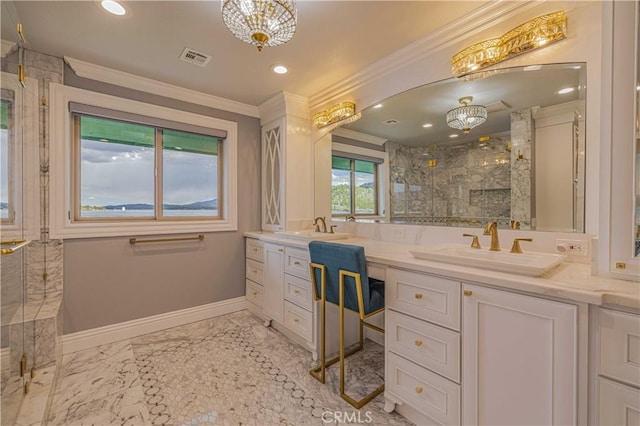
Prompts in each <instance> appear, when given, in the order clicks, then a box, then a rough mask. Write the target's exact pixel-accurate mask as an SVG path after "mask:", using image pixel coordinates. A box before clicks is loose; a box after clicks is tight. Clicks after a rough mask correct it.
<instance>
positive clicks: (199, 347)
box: [49, 311, 410, 425]
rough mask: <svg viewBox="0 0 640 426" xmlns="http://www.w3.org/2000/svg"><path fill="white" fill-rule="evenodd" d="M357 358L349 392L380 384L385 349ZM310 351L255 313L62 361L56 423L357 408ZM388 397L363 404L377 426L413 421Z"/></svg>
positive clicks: (295, 415)
mask: <svg viewBox="0 0 640 426" xmlns="http://www.w3.org/2000/svg"><path fill="white" fill-rule="evenodd" d="M358 355H359V356H358V358H351V359H348V363H347V368H348V370H349V371H348V378H349V380H348V382H347V392H348V393H350V394H352V395H354V396H355V397H357V398H359V397H362V396H363V395H364V394H365V393H366V392H368V391H369V390H372V389H373V388H375V387H377V386H379V385H380V384H381V383H382V381H383V377H382V371H383V370H384V352H383V350H382V348H381V347H380V346H379V345H376V344H374V343H372V342H369V341H367V344H366V346H365V350H364V351H362V352H361V353H360V354H358ZM313 366H315V363H314V362H313V361H312V360H311V355H310V353H309V352H308V351H306V350H305V349H304V348H302V347H300V346H298V345H296V344H294V343H292V342H291V341H289V340H288V339H286V338H285V337H284V336H282V335H281V334H280V333H278V332H277V331H275V330H273V329H271V328H265V327H264V326H263V325H262V323H261V321H260V320H259V319H258V318H257V317H254V316H253V315H252V314H250V313H248V312H247V311H240V312H236V313H233V314H229V315H225V316H221V317H217V318H213V319H210V320H205V321H200V322H197V323H193V324H188V325H186V326H183V327H177V328H174V329H169V330H165V331H162V332H158V333H153V334H149V335H145V336H141V337H138V338H134V339H131V340H130V341H129V340H128V341H123V342H118V343H114V344H111V345H105V346H101V347H99V348H95V349H90V350H86V351H81V352H76V353H74V354H69V355H65V356H64V357H63V362H62V369H61V372H60V379H59V380H58V385H57V389H56V393H55V396H54V401H53V405H52V409H51V412H50V414H49V424H51V425H65V424H74V425H75V424H77V425H84V424H92V423H93V424H105V425H106V424H131V425H134V424H136V425H137V424H152V425H159V424H171V425H205V424H223V425H227V424H249V425H267V424H268V425H275V424H284V425H313V424H317V425H322V424H326V422H325V421H323V420H322V418H323V416H325V419H326V418H329V417H330V416H331V413H334V412H347V413H354V412H355V411H356V410H355V409H354V408H353V407H351V406H350V405H349V404H348V403H346V402H345V401H344V400H342V399H341V398H340V396H339V393H338V372H337V366H334V367H332V368H330V369H329V370H328V372H327V383H326V384H325V385H322V384H321V383H319V382H318V381H316V380H315V379H314V378H313V377H311V376H310V375H309V372H308V371H309V369H310V368H312V367H313ZM383 405H384V400H383V398H382V397H381V396H380V397H378V398H376V399H375V400H374V401H372V402H371V403H369V404H368V405H367V406H365V407H364V408H362V409H361V410H360V411H361V412H362V415H361V418H363V419H364V418H366V417H365V413H368V415H369V416H370V417H371V418H372V422H371V424H376V425H408V424H410V423H409V422H407V421H406V420H405V419H404V418H403V417H402V416H400V415H398V414H396V413H392V414H386V413H385V412H384V411H383V409H382V407H383Z"/></svg>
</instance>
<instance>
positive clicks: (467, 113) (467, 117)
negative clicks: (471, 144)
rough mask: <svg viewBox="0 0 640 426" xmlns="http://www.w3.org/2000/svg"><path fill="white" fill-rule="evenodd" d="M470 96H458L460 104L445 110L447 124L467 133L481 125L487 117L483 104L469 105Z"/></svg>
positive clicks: (471, 98)
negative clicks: (447, 110)
mask: <svg viewBox="0 0 640 426" xmlns="http://www.w3.org/2000/svg"><path fill="white" fill-rule="evenodd" d="M471 101H473V97H472V96H465V97H464V98H460V99H459V100H458V102H460V103H461V104H462V106H460V107H458V108H454V109H452V110H450V111H449V112H447V124H448V125H449V127H453V128H454V129H458V130H462V131H463V132H464V133H469V130H471V129H473V128H474V127H476V126H479V125H481V124H482V123H484V122H485V120H486V119H487V108H486V107H485V106H484V105H469V104H470V103H471Z"/></svg>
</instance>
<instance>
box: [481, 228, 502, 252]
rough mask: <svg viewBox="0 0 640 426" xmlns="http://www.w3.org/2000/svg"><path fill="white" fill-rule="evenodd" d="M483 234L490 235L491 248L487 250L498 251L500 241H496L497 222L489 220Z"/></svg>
mask: <svg viewBox="0 0 640 426" xmlns="http://www.w3.org/2000/svg"><path fill="white" fill-rule="evenodd" d="M483 235H491V248H489V251H500V242H499V241H498V223H497V222H489V223H487V226H485V227H484V232H483Z"/></svg>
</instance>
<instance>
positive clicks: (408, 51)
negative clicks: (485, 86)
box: [309, 1, 540, 112]
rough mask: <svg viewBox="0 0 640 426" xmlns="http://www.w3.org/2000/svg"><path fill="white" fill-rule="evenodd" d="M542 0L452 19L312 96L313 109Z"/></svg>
mask: <svg viewBox="0 0 640 426" xmlns="http://www.w3.org/2000/svg"><path fill="white" fill-rule="evenodd" d="M539 4H540V2H539V1H519V2H511V1H509V2H491V3H489V4H487V5H484V6H482V7H480V8H478V9H476V10H474V11H472V12H470V13H468V14H466V15H464V16H462V17H461V18H459V19H457V20H456V21H454V22H451V23H449V24H447V25H445V26H443V27H440V28H439V29H437V30H436V31H434V32H432V33H430V34H429V35H427V36H426V37H424V38H422V39H419V40H417V41H415V42H413V43H411V44H409V45H407V46H405V47H403V48H402V49H399V50H397V51H395V52H394V53H392V54H391V55H388V56H386V57H384V58H382V59H381V60H379V61H377V62H374V63H372V64H371V65H369V66H367V67H366V68H364V69H363V70H362V71H360V72H358V73H356V74H354V75H353V76H351V77H349V78H346V79H344V80H341V81H340V82H338V83H336V84H333V85H331V86H329V87H327V88H325V89H323V90H322V91H320V92H318V93H316V94H314V95H312V96H310V97H309V105H310V109H311V111H314V112H315V111H317V110H320V109H322V107H323V106H324V105H327V104H330V103H332V102H333V103H335V102H337V100H338V99H341V98H344V97H346V95H347V94H349V93H352V92H353V91H355V90H357V89H359V88H361V87H363V86H365V85H367V84H369V83H371V82H373V81H375V80H377V79H379V78H381V77H384V76H386V75H389V74H391V73H392V72H394V71H396V70H398V69H401V68H404V67H406V66H407V65H410V64H413V63H415V62H418V61H420V60H424V59H425V58H428V57H429V56H432V55H433V54H434V53H435V52H438V51H441V50H443V49H445V48H447V47H449V46H451V45H454V44H456V43H460V42H462V41H463V40H465V39H468V38H469V37H470V36H473V35H475V34H478V33H480V32H482V31H485V30H487V29H489V28H491V27H493V26H495V25H496V24H498V23H500V22H503V21H506V20H507V19H509V18H512V17H513V16H515V15H516V14H518V13H521V12H523V11H525V10H528V9H530V8H532V7H535V6H537V5H539Z"/></svg>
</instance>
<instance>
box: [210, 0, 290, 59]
mask: <svg viewBox="0 0 640 426" xmlns="http://www.w3.org/2000/svg"><path fill="white" fill-rule="evenodd" d="M222 20H223V21H224V24H225V25H226V27H227V28H228V29H229V31H231V32H232V33H233V35H235V36H236V37H238V38H239V39H240V40H242V41H245V42H247V43H249V44H253V45H254V46H256V47H257V48H258V50H259V51H262V48H263V47H264V46H278V45H281V44H284V43H286V42H288V41H289V40H291V37H293V34H294V33H295V32H296V20H297V17H296V4H295V1H294V0H223V2H222Z"/></svg>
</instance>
